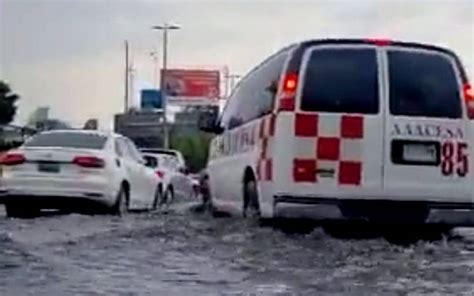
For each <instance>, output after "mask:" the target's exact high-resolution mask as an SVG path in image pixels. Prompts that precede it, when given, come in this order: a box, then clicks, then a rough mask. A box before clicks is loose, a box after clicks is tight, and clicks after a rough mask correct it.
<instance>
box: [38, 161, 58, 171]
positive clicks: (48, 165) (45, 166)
mask: <svg viewBox="0 0 474 296" xmlns="http://www.w3.org/2000/svg"><path fill="white" fill-rule="evenodd" d="M38 171H40V172H45V173H59V163H54V162H40V163H38Z"/></svg>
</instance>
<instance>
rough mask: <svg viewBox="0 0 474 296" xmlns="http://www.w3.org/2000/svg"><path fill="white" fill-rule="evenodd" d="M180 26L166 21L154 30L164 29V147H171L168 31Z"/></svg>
mask: <svg viewBox="0 0 474 296" xmlns="http://www.w3.org/2000/svg"><path fill="white" fill-rule="evenodd" d="M179 28H180V27H179V26H177V25H170V24H168V23H164V24H162V25H158V26H154V27H153V28H152V29H153V30H162V31H163V68H162V72H161V73H162V75H161V83H160V84H161V98H162V101H163V132H164V143H163V144H164V145H163V146H164V148H165V149H167V148H169V131H168V119H167V117H166V115H167V107H168V106H167V105H168V98H167V96H166V85H165V79H164V74H165V73H166V69H167V66H168V31H169V30H178V29H179Z"/></svg>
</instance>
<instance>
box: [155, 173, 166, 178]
mask: <svg viewBox="0 0 474 296" xmlns="http://www.w3.org/2000/svg"><path fill="white" fill-rule="evenodd" d="M156 175H157V176H158V177H160V178H163V177H164V176H165V172H163V171H156Z"/></svg>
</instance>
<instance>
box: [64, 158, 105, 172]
mask: <svg viewBox="0 0 474 296" xmlns="http://www.w3.org/2000/svg"><path fill="white" fill-rule="evenodd" d="M72 162H73V163H74V164H76V165H78V166H81V167H84V168H97V169H98V168H103V167H105V161H104V160H103V159H101V158H98V157H95V156H77V157H76V158H74V160H73V161H72Z"/></svg>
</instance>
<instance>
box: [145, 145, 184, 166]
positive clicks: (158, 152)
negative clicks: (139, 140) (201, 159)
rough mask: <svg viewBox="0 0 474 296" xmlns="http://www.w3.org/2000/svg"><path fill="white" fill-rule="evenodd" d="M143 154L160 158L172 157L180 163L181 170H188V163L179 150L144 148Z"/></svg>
mask: <svg viewBox="0 0 474 296" xmlns="http://www.w3.org/2000/svg"><path fill="white" fill-rule="evenodd" d="M140 152H141V153H150V154H155V155H160V156H172V157H174V158H175V159H176V161H177V162H178V166H179V167H180V168H186V161H185V160H184V156H183V154H182V153H181V152H180V151H178V150H173V149H163V148H142V149H140Z"/></svg>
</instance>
